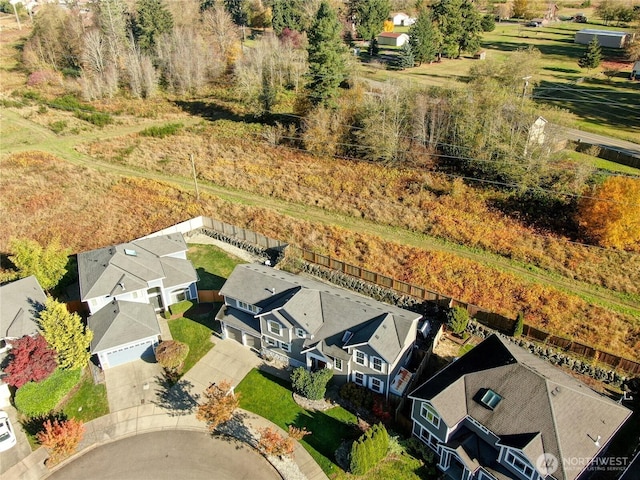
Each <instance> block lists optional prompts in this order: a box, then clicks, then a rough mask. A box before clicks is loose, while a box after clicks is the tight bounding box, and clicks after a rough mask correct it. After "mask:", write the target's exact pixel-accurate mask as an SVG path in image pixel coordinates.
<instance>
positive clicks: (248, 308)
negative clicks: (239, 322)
mask: <svg viewBox="0 0 640 480" xmlns="http://www.w3.org/2000/svg"><path fill="white" fill-rule="evenodd" d="M237 303H238V308H241V309H242V310H246V311H247V312H251V313H259V312H260V309H259V308H258V307H256V306H255V305H251V304H249V303H246V302H242V301H240V300H238V301H237Z"/></svg>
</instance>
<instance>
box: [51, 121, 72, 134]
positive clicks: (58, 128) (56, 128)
mask: <svg viewBox="0 0 640 480" xmlns="http://www.w3.org/2000/svg"><path fill="white" fill-rule="evenodd" d="M68 125H69V124H68V122H67V121H66V120H59V121H57V122H51V123H50V124H49V128H50V129H51V131H52V132H53V133H62V132H63V131H64V130H65V129H66V128H67V126H68Z"/></svg>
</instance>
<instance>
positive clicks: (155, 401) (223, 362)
mask: <svg viewBox="0 0 640 480" xmlns="http://www.w3.org/2000/svg"><path fill="white" fill-rule="evenodd" d="M260 363H261V360H260V359H259V358H258V357H257V355H255V354H254V353H253V352H251V351H250V350H249V349H247V348H245V347H243V346H242V345H240V344H239V343H237V342H235V341H233V340H221V339H216V346H215V347H214V348H212V349H211V350H210V351H209V352H208V353H207V354H206V355H205V356H204V357H203V358H202V359H201V360H200V361H199V362H198V363H197V364H196V365H195V366H194V367H193V368H192V369H191V370H190V371H189V372H187V374H186V375H185V376H184V377H183V378H182V379H181V380H180V381H179V382H178V383H177V384H176V385H175V386H174V387H172V388H170V389H168V388H166V386H159V388H156V386H154V390H155V391H156V392H157V394H156V396H155V398H152V399H150V400H149V401H147V400H146V397H145V402H144V403H143V404H140V402H141V397H140V395H141V393H140V392H141V390H140V389H139V388H132V389H130V401H132V402H135V401H137V402H138V405H137V406H132V407H128V408H124V409H121V410H118V411H114V412H112V413H110V414H109V415H105V416H103V417H100V418H98V419H96V420H93V421H91V422H88V423H86V424H85V435H84V439H83V440H82V443H81V444H80V446H79V448H78V453H77V454H76V455H74V456H73V457H71V458H70V459H68V460H67V461H66V462H64V463H63V464H61V465H60V466H58V468H60V467H61V466H62V465H64V464H66V463H68V462H71V461H73V460H74V459H75V458H77V457H78V456H80V455H82V454H83V453H86V452H87V451H90V450H91V449H93V448H96V447H98V446H100V445H104V444H107V443H110V442H113V441H115V440H119V439H121V438H126V437H130V436H133V435H138V434H141V433H148V432H155V431H160V430H195V431H203V432H205V431H206V430H207V429H206V427H205V425H204V423H203V422H200V421H198V420H196V417H195V410H196V406H197V400H198V398H199V396H200V394H201V393H202V392H203V391H204V389H205V388H206V387H207V386H209V385H210V384H211V383H212V382H219V381H221V380H224V379H228V380H231V381H232V383H233V385H237V384H238V383H239V382H240V381H241V380H242V378H244V376H245V375H246V374H247V373H248V372H249V371H250V370H251V369H252V368H255V367H257V366H258V365H259V364H260ZM118 368H119V367H118ZM112 370H115V369H112ZM107 371H108V370H107ZM107 380H108V379H107ZM142 387H144V384H143V385H142ZM146 391H147V390H142V392H146ZM142 395H143V396H144V395H146V393H142ZM266 427H271V428H275V429H276V430H278V431H279V432H280V433H281V434H283V435H284V434H285V432H284V431H283V430H282V429H280V428H279V427H278V426H276V425H275V424H273V423H271V422H270V421H269V420H267V419H265V418H262V417H259V416H257V415H255V414H253V413H251V412H248V411H246V410H242V409H238V410H237V411H236V415H235V419H234V420H233V421H231V422H229V424H228V425H227V426H226V428H225V429H224V430H223V433H225V434H228V435H232V436H234V437H236V438H238V439H239V440H242V441H244V442H246V443H248V444H250V445H253V446H255V445H256V439H257V437H258V433H257V432H258V430H259V429H262V428H266ZM46 458H47V453H46V451H45V450H44V449H43V448H39V449H38V450H36V451H35V452H33V453H31V454H30V455H29V456H27V457H26V458H25V459H24V460H22V461H21V462H20V463H18V464H17V465H15V466H14V467H12V468H11V469H9V470H8V471H7V473H6V478H10V479H12V480H14V479H15V480H38V479H42V478H45V477H46V476H47V475H48V474H49V471H48V470H47V468H46V467H45V466H44V460H45V459H46ZM268 460H269V462H270V463H271V464H272V465H273V466H274V467H275V468H276V469H277V470H278V472H279V473H280V475H281V476H282V478H283V479H285V480H304V479H308V480H327V476H326V475H325V474H324V472H323V471H322V469H321V468H320V467H319V466H318V464H317V463H316V462H315V461H314V460H313V457H311V455H310V454H309V453H308V452H307V451H306V450H305V449H304V447H302V446H301V445H300V444H299V443H297V442H296V447H295V450H294V454H293V460H280V459H277V458H269V459H268Z"/></svg>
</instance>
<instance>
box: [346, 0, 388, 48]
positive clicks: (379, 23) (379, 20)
mask: <svg viewBox="0 0 640 480" xmlns="http://www.w3.org/2000/svg"><path fill="white" fill-rule="evenodd" d="M351 10H352V14H353V16H354V18H355V19H356V30H357V32H358V35H360V36H361V37H362V38H363V39H364V40H368V41H369V45H372V44H373V40H374V39H375V38H376V36H377V35H378V34H379V33H380V32H381V31H382V29H383V28H384V21H385V20H386V19H387V18H389V13H390V12H391V4H390V3H389V0H358V1H356V2H352V4H351Z"/></svg>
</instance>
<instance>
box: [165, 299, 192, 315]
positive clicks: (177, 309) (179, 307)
mask: <svg viewBox="0 0 640 480" xmlns="http://www.w3.org/2000/svg"><path fill="white" fill-rule="evenodd" d="M191 307H193V302H192V301H191V300H183V301H182V302H178V303H174V304H173V305H171V306H170V307H169V311H170V312H171V314H172V315H179V314H183V313H184V312H186V311H187V310H189V309H190V308H191Z"/></svg>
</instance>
